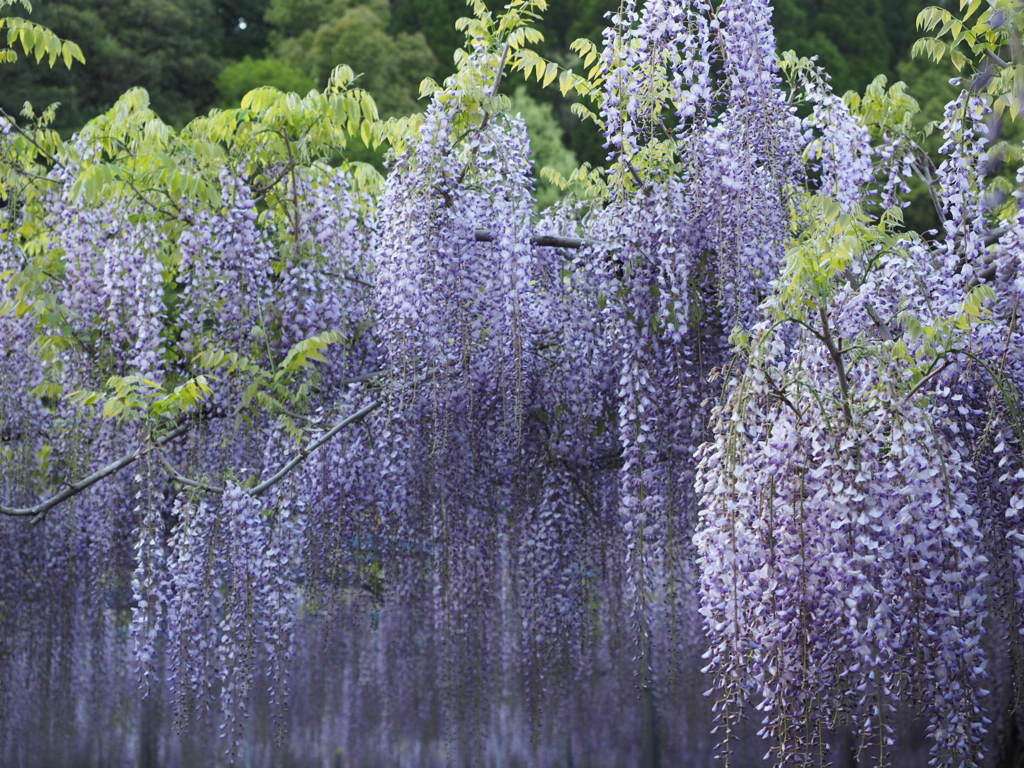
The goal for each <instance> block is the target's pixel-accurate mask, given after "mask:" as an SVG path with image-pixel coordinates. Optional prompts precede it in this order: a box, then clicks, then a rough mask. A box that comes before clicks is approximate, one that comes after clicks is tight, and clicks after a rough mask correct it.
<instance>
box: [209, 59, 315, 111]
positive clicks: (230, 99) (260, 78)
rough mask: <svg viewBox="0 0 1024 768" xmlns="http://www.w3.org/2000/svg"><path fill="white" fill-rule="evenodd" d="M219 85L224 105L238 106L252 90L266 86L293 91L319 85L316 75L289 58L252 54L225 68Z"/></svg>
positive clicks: (219, 92)
mask: <svg viewBox="0 0 1024 768" xmlns="http://www.w3.org/2000/svg"><path fill="white" fill-rule="evenodd" d="M216 85H217V95H218V102H219V104H220V106H222V107H233V106H235V105H237V104H238V103H239V102H240V101H241V100H242V97H243V96H244V95H245V94H247V93H248V92H249V91H251V90H254V89H256V88H259V87H260V86H264V85H267V86H270V87H271V88H277V89H278V90H279V91H291V92H293V93H307V92H308V91H310V90H312V89H314V88H315V87H316V83H315V82H314V80H313V78H312V77H310V76H309V75H307V74H306V73H305V72H303V71H302V70H300V69H298V68H297V67H295V66H294V65H292V64H290V63H288V62H287V61H281V60H279V59H253V58H251V57H249V56H246V57H245V58H244V59H242V60H241V61H235V62H232V63H231V64H229V65H228V66H226V67H224V69H222V70H221V72H220V74H219V75H217V80H216Z"/></svg>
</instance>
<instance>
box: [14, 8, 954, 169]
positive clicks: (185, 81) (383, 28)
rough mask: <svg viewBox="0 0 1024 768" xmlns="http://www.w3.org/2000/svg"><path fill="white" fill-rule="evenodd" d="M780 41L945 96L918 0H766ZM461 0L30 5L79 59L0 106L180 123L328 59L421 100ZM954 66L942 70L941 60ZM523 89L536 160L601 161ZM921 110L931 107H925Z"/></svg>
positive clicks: (296, 87) (61, 123)
mask: <svg viewBox="0 0 1024 768" xmlns="http://www.w3.org/2000/svg"><path fill="white" fill-rule="evenodd" d="M774 4H775V21H776V26H777V28H778V36H779V49H780V50H787V49H793V50H796V51H797V52H798V53H799V54H801V55H804V56H811V55H817V56H818V57H819V59H820V61H821V63H822V65H823V66H824V67H825V69H826V70H827V71H828V72H829V73H830V74H831V75H832V78H833V84H834V86H835V90H836V91H837V92H839V93H843V92H844V91H846V90H849V89H857V90H860V89H863V88H864V86H866V85H867V84H868V83H869V82H870V81H871V80H872V79H873V78H874V77H875V76H876V75H877V74H878V73H880V72H886V73H888V74H889V75H890V76H891V77H898V78H900V79H903V80H905V81H906V82H908V84H909V85H910V91H911V94H912V95H913V96H914V97H915V98H916V99H917V100H918V101H919V102H920V103H921V104H922V107H923V109H922V115H923V116H924V117H923V118H922V119H924V118H925V117H926V118H927V119H931V120H936V119H940V118H941V116H942V113H941V109H942V105H944V104H945V103H946V102H947V101H949V100H950V99H951V98H952V96H953V90H952V88H951V87H950V86H949V85H948V84H947V83H946V82H945V79H944V78H943V76H942V74H941V72H937V71H936V68H935V67H934V66H926V65H922V64H920V63H918V62H915V61H913V60H911V58H910V46H911V44H912V43H913V41H914V39H915V36H916V32H915V29H914V19H915V17H916V15H917V13H918V12H919V11H920V10H921V9H922V8H923V7H925V5H928V4H929V3H927V2H924V0H775V3H774ZM614 7H615V3H614V2H613V1H612V0H564V2H557V3H554V4H553V5H552V8H551V10H550V12H549V13H548V14H547V15H545V17H544V19H543V21H542V22H541V23H540V25H539V28H540V29H541V30H542V31H543V33H544V43H543V44H542V45H541V46H540V48H539V50H540V51H541V52H542V53H543V54H545V55H547V56H548V57H549V58H551V59H553V60H555V61H559V62H561V63H565V64H567V65H571V63H572V61H573V60H574V58H575V54H573V53H571V52H570V51H569V44H570V43H571V42H572V41H573V40H575V39H576V38H580V37H585V38H587V39H590V40H595V41H596V40H598V39H599V37H600V33H601V30H602V29H603V28H604V25H605V20H604V14H605V13H606V12H607V11H609V10H612V9H613V8H614ZM464 11H465V3H464V2H462V0H394V1H393V2H388V0H73V1H72V2H48V3H41V4H39V7H38V8H36V9H35V13H34V14H33V17H32V18H33V19H34V20H35V21H37V22H38V23H40V24H43V25H45V26H48V27H50V28H51V29H53V30H54V31H55V32H56V33H57V34H58V35H60V36H61V37H64V38H71V39H73V40H75V41H76V42H78V43H79V45H81V47H82V50H83V52H84V53H85V57H86V59H87V61H88V62H89V65H88V66H87V67H82V68H76V69H74V70H73V71H71V72H67V71H64V70H50V69H47V68H44V67H37V66H33V65H32V63H31V61H28V60H25V61H21V62H18V63H17V64H15V65H14V66H12V67H9V68H7V69H6V70H5V72H4V88H3V90H2V92H0V107H3V108H4V109H5V110H6V111H7V112H9V113H11V114H17V113H18V111H19V110H20V109H21V107H22V105H23V103H24V102H25V101H31V102H32V103H33V104H34V105H36V106H37V107H38V106H45V105H46V104H49V103H52V102H60V104H61V107H60V109H59V111H58V113H57V118H56V122H55V127H56V128H57V129H58V130H60V131H61V133H62V134H64V135H65V136H66V135H68V134H70V133H71V132H72V131H74V130H76V129H78V128H80V127H81V126H82V125H84V123H85V122H86V121H87V120H88V119H89V118H91V117H92V116H93V115H96V114H99V113H101V112H103V111H105V110H107V109H109V108H110V106H111V105H112V104H113V103H114V102H115V101H116V100H117V98H118V97H119V96H120V95H121V94H122V93H123V92H124V91H126V90H127V89H128V88H130V87H132V86H142V87H143V88H145V89H146V90H147V91H148V92H149V95H150V99H151V102H152V105H153V108H154V109H155V110H156V112H157V113H158V114H159V115H160V116H161V117H162V118H163V119H164V120H165V121H167V122H168V123H170V124H172V125H176V126H179V127H180V126H181V125H184V124H185V123H187V122H188V121H189V120H191V119H192V118H193V117H195V116H196V115H199V114H203V113H205V112H206V111H207V110H208V109H209V108H210V107H214V106H221V107H228V106H237V104H238V101H239V99H240V98H241V97H242V95H243V94H245V93H246V92H247V91H249V90H250V89H252V88H255V87H257V86H260V85H273V86H276V87H278V88H280V89H282V90H285V91H297V92H300V93H305V92H306V91H308V90H309V89H310V88H314V87H316V88H322V87H323V86H324V84H325V83H326V81H327V77H328V76H329V74H330V72H331V70H332V69H333V67H334V66H335V65H336V64H339V63H344V64H348V65H349V66H351V67H352V69H353V70H355V71H356V72H358V73H362V80H361V83H360V84H361V85H362V86H363V87H364V88H366V89H367V90H369V91H370V93H372V94H373V96H374V99H375V100H376V102H377V105H378V107H379V109H380V111H381V113H382V114H383V115H384V116H395V115H400V114H405V113H408V112H411V111H413V110H418V109H421V108H422V104H423V102H421V101H419V100H418V98H417V97H418V87H419V83H420V79H421V78H422V77H424V76H426V75H433V76H434V77H435V79H437V80H440V79H441V78H443V77H445V76H447V75H448V74H450V73H451V71H452V69H453V65H452V53H453V52H454V50H455V49H456V47H457V46H458V44H459V43H460V42H461V36H460V33H459V32H458V31H456V30H455V28H454V27H453V26H452V24H451V20H452V19H454V18H457V17H458V16H461V15H463V14H464ZM950 72H952V70H950ZM556 97H557V93H553V92H552V91H550V90H545V89H541V88H540V87H539V86H535V87H532V88H531V89H530V92H529V93H528V94H527V93H525V92H520V93H519V94H518V97H517V102H518V103H517V105H516V106H517V107H518V108H519V109H520V111H522V113H523V115H524V117H525V118H526V119H527V123H528V124H530V127H531V134H532V136H533V139H534V143H535V144H536V143H537V141H538V135H539V136H540V137H541V139H540V141H541V143H542V144H543V146H535V147H534V149H535V151H537V152H538V153H539V154H540V158H539V159H538V163H546V164H549V165H553V166H555V167H562V168H566V169H568V168H571V167H572V165H573V156H575V159H578V160H580V161H590V162H597V161H600V160H601V159H602V157H603V151H602V150H601V147H600V143H601V142H600V140H599V138H598V135H597V132H596V131H594V130H590V129H589V127H588V129H587V130H580V123H579V121H578V120H577V119H576V118H575V117H574V116H573V115H572V113H571V112H570V110H569V102H568V101H567V100H564V99H563V100H558V99H557V98H556ZM929 106H931V107H932V108H931V109H929Z"/></svg>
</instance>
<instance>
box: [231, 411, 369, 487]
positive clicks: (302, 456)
mask: <svg viewBox="0 0 1024 768" xmlns="http://www.w3.org/2000/svg"><path fill="white" fill-rule="evenodd" d="M382 405H384V400H382V399H381V400H374V401H373V402H372V403H370V404H369V405H366V406H363V407H362V408H360V409H359V410H358V411H356V412H355V413H353V414H352V415H350V416H346V417H345V418H344V419H342V420H341V421H339V422H338V423H337V424H335V425H334V426H333V427H331V428H330V429H329V430H327V431H326V432H324V433H323V434H322V435H321V436H320V437H318V438H317V439H316V440H314V441H313V442H311V443H310V444H309V445H307V446H306V447H304V448H303V449H302V450H300V451H299V452H298V453H297V454H295V456H294V458H292V460H291V461H289V462H288V463H287V464H285V465H284V466H283V467H281V468H280V469H279V470H278V471H277V472H275V473H274V474H273V475H271V476H270V477H268V478H267V479H266V480H264V481H263V482H262V483H260V484H259V485H257V486H256V487H255V488H253V489H252V490H251V491H250V493H251V494H252V495H253V496H260V495H262V494H264V493H266V492H267V491H268V490H270V488H272V487H273V486H275V485H277V483H279V482H280V481H281V480H283V479H284V478H285V477H286V476H287V475H288V473H289V472H291V471H292V470H293V469H295V468H296V467H297V466H299V464H301V463H302V462H303V461H305V460H306V458H307V457H308V456H309V455H310V454H311V453H313V452H314V451H316V450H317V449H318V448H321V447H322V446H324V445H325V444H326V443H329V442H330V441H331V440H332V439H333V438H334V437H335V435H337V434H338V433H339V432H341V430H343V429H344V428H345V427H347V426H349V425H351V424H355V423H357V422H360V421H362V420H363V419H365V418H366V417H367V416H369V415H370V414H371V413H373V412H374V411H376V410H377V409H378V408H380V407H381V406H382Z"/></svg>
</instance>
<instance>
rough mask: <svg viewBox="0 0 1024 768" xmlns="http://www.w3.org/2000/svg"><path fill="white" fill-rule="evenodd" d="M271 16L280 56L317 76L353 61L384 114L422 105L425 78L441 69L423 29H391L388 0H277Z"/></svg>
mask: <svg viewBox="0 0 1024 768" xmlns="http://www.w3.org/2000/svg"><path fill="white" fill-rule="evenodd" d="M267 20H268V22H269V23H270V24H271V27H272V28H273V32H274V39H275V40H276V44H275V46H274V51H275V55H276V56H277V57H278V58H280V59H281V60H283V61H285V62H287V63H289V64H290V65H291V66H292V67H294V68H295V69H298V70H301V71H302V72H304V73H306V74H307V75H309V76H310V77H312V78H313V79H314V80H316V81H317V82H323V81H324V79H325V78H326V77H327V75H328V73H330V71H331V70H332V69H333V68H334V67H335V66H337V65H338V64H346V65H348V66H350V67H352V69H353V70H354V71H355V72H357V73H359V75H360V78H361V80H360V84H361V85H362V86H363V87H364V88H365V89H366V90H368V91H369V92H370V93H372V94H373V96H374V99H375V101H376V102H377V104H378V106H379V108H380V110H381V112H382V114H384V115H388V116H399V115H404V114H408V113H409V112H413V111H416V110H418V105H417V102H416V99H417V95H418V86H419V82H420V79H421V78H422V77H423V76H424V75H433V74H435V73H436V72H437V71H438V70H439V63H438V61H437V59H436V58H435V57H434V54H433V52H432V51H431V50H430V46H428V45H427V42H426V39H425V38H424V37H423V35H422V34H419V33H413V34H407V33H405V32H399V33H396V34H389V33H388V28H389V26H390V9H389V7H388V4H387V3H386V2H383V0H373V1H372V2H369V3H363V4H352V3H349V2H346V0H273V2H272V3H271V6H270V8H269V10H268V11H267Z"/></svg>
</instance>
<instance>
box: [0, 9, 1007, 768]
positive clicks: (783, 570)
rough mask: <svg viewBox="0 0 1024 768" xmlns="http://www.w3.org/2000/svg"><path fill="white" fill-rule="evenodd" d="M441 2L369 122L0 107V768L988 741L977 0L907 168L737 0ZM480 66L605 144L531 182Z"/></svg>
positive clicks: (893, 750) (994, 335) (129, 103)
mask: <svg viewBox="0 0 1024 768" xmlns="http://www.w3.org/2000/svg"><path fill="white" fill-rule="evenodd" d="M976 5H977V4H976V3H974V4H972V3H969V2H964V3H962V6H963V7H962V8H961V12H962V13H963V14H966V16H967V17H968V18H972V17H975V14H976V13H977V12H978V8H976V7H975V6H976ZM997 6H998V7H997ZM471 9H472V15H471V16H470V17H467V18H465V19H462V20H460V21H459V22H458V23H457V28H458V29H459V30H461V31H462V32H463V33H464V35H465V44H464V46H463V48H461V49H459V51H458V53H457V55H456V61H457V64H458V67H457V71H456V72H455V74H453V75H451V76H450V77H448V78H446V79H445V80H444V81H443V82H437V81H435V80H426V81H425V82H424V83H423V86H422V93H423V95H424V97H425V98H426V99H427V100H428V101H429V106H428V107H427V108H426V110H425V112H423V113H422V114H417V115H413V116H410V117H406V118H398V119H389V120H386V121H385V120H382V119H381V118H380V116H379V115H378V112H377V108H376V105H375V103H374V101H373V99H372V98H371V97H370V95H369V94H368V93H367V92H366V91H365V90H363V89H362V88H359V87H356V85H357V83H358V82H359V81H358V80H357V79H356V77H355V75H354V73H353V71H352V70H351V69H349V68H347V67H338V68H336V69H334V70H333V72H332V74H331V76H330V79H329V82H328V85H327V87H326V88H325V89H324V90H322V91H316V90H311V91H308V92H307V93H306V94H305V95H300V94H296V93H290V92H283V91H279V90H277V89H275V88H271V87H261V88H257V89H255V90H252V91H250V92H248V93H247V94H246V95H245V96H244V97H243V98H242V99H241V103H240V105H239V106H238V107H237V108H231V109H225V110H215V111H212V112H211V113H209V114H208V115H206V116H203V117H200V118H197V119H195V120H194V121H192V122H190V123H189V124H187V125H186V126H185V127H183V128H181V129H180V130H176V129H174V128H172V127H171V126H169V125H167V124H165V123H164V122H162V121H161V120H160V119H159V118H158V116H157V115H156V114H155V113H154V112H153V110H152V109H151V108H150V106H149V104H148V99H147V97H146V94H145V92H144V91H141V90H132V91H129V92H127V93H126V94H124V96H122V97H121V99H120V100H119V101H118V102H117V103H116V104H115V105H114V106H113V108H112V109H110V110H109V111H108V112H106V113H104V114H102V115H100V116H98V117H96V118H94V119H93V120H91V121H90V122H89V123H87V124H86V125H85V126H84V127H83V128H82V130H81V131H79V132H78V133H76V134H75V135H74V136H72V137H71V138H70V139H68V140H66V141H65V140H62V139H61V137H60V136H59V135H58V134H57V133H56V132H55V131H53V130H52V128H51V126H52V120H53V113H52V111H50V112H46V113H43V114H42V115H39V116H35V115H34V114H31V113H30V114H28V115H26V116H25V119H24V120H22V121H15V120H14V118H12V117H11V116H9V115H6V114H3V115H2V116H0V203H2V206H0V342H2V346H0V349H2V350H3V353H2V356H0V544H2V546H0V758H2V762H4V764H10V765H16V766H20V765H32V764H38V762H39V761H40V760H42V761H43V762H44V763H46V764H52V765H64V764H73V763H79V762H83V761H86V762H87V761H90V760H92V761H95V762H101V763H105V764H130V763H136V762H146V761H149V762H153V763H159V764H166V765H192V764H196V763H197V762H209V761H210V760H219V761H221V762H223V763H224V764H231V763H239V764H247V765H279V764H319V763H321V762H322V761H323V760H324V759H325V756H326V755H329V754H335V755H337V756H338V757H339V759H340V760H342V761H344V762H346V763H351V764H353V765H364V764H376V763H382V762H386V763H388V764H395V765H408V766H431V765H484V764H524V765H546V764H556V763H557V762H559V761H563V762H565V763H568V764H576V763H579V764H586V765H595V766H600V765H609V766H613V765H616V766H617V765H642V764H646V765H656V764H659V761H661V762H662V763H663V764H668V765H687V764H700V765H710V764H712V763H713V761H714V759H715V757H716V756H717V758H719V759H720V760H721V761H722V762H723V763H724V764H726V765H731V766H747V765H758V764H768V765H778V766H790V765H811V764H834V765H843V764H844V763H843V762H842V761H844V760H849V759H850V758H851V755H852V756H853V759H856V760H864V761H866V760H869V759H870V760H873V761H874V762H875V763H876V764H878V765H881V766H897V765H908V764H918V763H920V764H923V763H925V762H930V764H932V765H936V766H949V767H950V768H952V767H953V766H978V767H979V768H980V766H983V765H987V764H989V763H990V762H991V761H993V760H998V759H1000V757H1001V755H1002V752H1003V751H1005V750H1006V749H1007V748H1008V746H1007V745H1012V744H1013V743H1014V742H1015V739H1016V738H1017V736H1016V735H1015V734H1018V733H1019V729H1020V727H1021V726H1020V714H1019V707H1018V706H1017V700H1018V698H1019V695H1020V685H1021V683H1022V676H1024V668H1022V667H1021V663H1022V659H1024V656H1022V654H1021V651H1022V642H1024V640H1022V630H1024V626H1022V624H1021V607H1022V602H1021V601H1022V600H1024V518H1022V515H1024V453H1022V451H1024V415H1022V413H1024V412H1022V406H1021V399H1020V392H1021V387H1022V386H1024V343H1022V342H1024V338H1022V332H1021V329H1020V310H1021V306H1020V305H1021V300H1022V299H1024V266H1022V259H1024V193H1022V192H1021V183H1022V182H1024V172H1022V173H1020V174H1019V175H1018V178H1017V185H1016V187H1012V188H1009V191H1010V192H1011V194H1007V191H1008V187H1007V185H1006V184H1005V183H1004V182H1003V181H1002V180H1001V179H1000V176H999V174H1000V173H1001V172H1003V171H1002V168H1001V166H1000V164H1001V163H1005V162H1007V161H1008V160H1012V158H1013V157H1014V155H1012V154H1011V153H1009V152H1008V151H1006V146H1007V144H1006V142H1005V141H1001V138H1000V136H1001V134H1000V130H999V127H1000V122H1001V121H1000V119H999V115H1000V113H1001V112H1002V113H1006V116H1007V119H1009V117H1010V113H1012V112H1013V108H1012V105H1014V104H1018V103H1019V100H1020V93H1019V92H1018V91H1017V90H1015V89H1017V88H1019V83H1018V78H1016V76H1005V77H1004V76H1001V75H1000V76H994V71H993V69H992V66H993V65H994V64H996V63H997V62H994V58H995V59H998V61H999V62H1002V64H998V66H999V67H1000V68H1001V69H1000V71H1003V70H1007V71H1010V72H1016V71H1017V70H1016V68H1017V67H1018V66H1019V62H1020V59H1019V57H1018V55H1017V49H1018V48H1019V36H1018V33H1019V30H1020V16H1019V14H1018V9H1017V8H1015V7H1013V6H1011V5H1009V4H1007V5H1006V7H1005V8H1003V7H1002V6H1001V5H999V4H998V3H997V4H996V5H994V6H992V8H991V9H990V10H986V11H984V13H982V14H981V15H980V16H978V17H976V19H977V20H976V21H975V24H984V25H986V26H985V29H986V30H987V31H986V32H985V34H984V35H981V34H976V35H974V37H972V38H971V40H970V41H967V38H966V37H964V36H963V30H962V28H961V27H958V26H957V25H955V24H949V25H947V28H944V29H942V30H940V36H941V35H948V34H952V35H953V36H954V39H953V41H952V43H945V42H941V44H942V45H947V44H949V45H963V44H964V43H965V42H967V43H968V49H969V50H968V51H967V52H962V53H961V55H962V56H963V57H964V58H963V59H962V60H960V59H958V62H959V64H960V66H961V67H963V68H964V69H965V70H966V69H968V68H970V69H972V70H976V74H975V76H974V77H972V78H965V79H964V80H962V81H960V82H959V90H958V94H957V96H956V98H955V99H953V100H952V101H951V102H950V103H949V105H948V106H947V108H946V115H945V120H944V121H943V122H942V124H941V126H940V132H941V134H942V137H943V143H942V147H941V155H942V159H941V162H940V163H938V164H937V165H934V166H928V165H926V164H925V162H924V160H923V158H922V155H921V153H920V151H919V149H918V146H919V141H920V139H921V137H920V136H919V135H918V133H917V130H916V128H915V124H914V113H915V110H916V104H915V103H914V101H913V99H911V98H910V97H909V96H908V95H907V92H906V89H905V88H904V87H903V86H902V85H899V84H897V85H894V86H892V87H886V86H887V84H885V83H883V82H882V81H876V82H875V83H874V84H873V85H872V86H871V87H870V88H868V89H867V90H866V91H865V93H864V94H862V95H855V96H849V97H847V98H845V99H844V98H841V97H839V96H838V95H836V94H835V93H834V91H833V89H832V86H831V81H830V78H829V76H828V74H827V73H826V72H825V71H824V70H823V69H822V68H821V67H820V66H819V65H818V64H817V63H816V62H814V61H812V60H808V59H802V58H799V57H797V56H796V55H795V54H791V53H790V54H784V55H782V56H781V57H779V58H777V57H776V41H775V34H774V31H773V26H772V7H771V4H770V3H769V2H767V0H722V2H720V3H712V2H710V1H709V0H647V2H646V3H643V4H637V3H634V2H627V3H625V4H623V6H622V7H621V8H620V9H619V10H618V11H617V12H615V13H613V14H610V15H609V17H608V19H607V21H608V26H607V29H606V30H605V31H604V33H603V34H602V37H601V40H600V43H596V42H587V41H579V42H578V43H577V44H576V45H575V49H576V51H577V53H578V54H579V56H580V59H581V62H582V65H583V69H582V70H580V71H577V70H574V69H573V68H572V67H567V66H565V65H564V64H563V63H559V62H558V61H555V60H552V59H551V58H548V57H547V56H545V55H544V53H543V52H541V51H540V50H538V49H537V45H538V44H539V43H540V42H541V34H540V32H539V30H538V27H537V25H538V23H539V22H540V20H541V19H542V18H543V13H544V11H545V3H544V2H543V0H513V1H512V2H511V3H510V4H509V5H508V6H506V8H505V9H504V10H503V11H502V12H500V13H497V12H494V11H493V10H491V9H489V8H488V6H487V5H486V4H484V3H482V2H475V3H473V4H472V5H471ZM938 13H939V12H938V11H934V10H928V11H926V12H925V14H924V15H923V16H922V22H923V24H924V25H925V26H928V25H929V24H930V23H931V20H932V19H933V18H940V16H941V14H940V15H939V16H937V15H936V14H938ZM999 13H1003V14H1005V15H1004V17H1003V20H1002V21H1000V22H999V23H996V22H997V21H999V19H998V18H997V17H996V15H997V14H999ZM942 18H945V17H942ZM949 18H953V17H952V16H951V17H949ZM972 34H974V33H973V32H972ZM939 44H940V42H933V43H929V44H928V45H932V46H938V45H939ZM971 46H973V47H971ZM936 50H937V48H936ZM517 73H521V74H523V75H525V77H526V78H527V79H532V80H534V81H536V82H539V83H540V84H541V85H542V86H545V87H552V88H558V89H559V90H560V91H561V93H562V94H563V95H566V94H570V93H571V94H573V95H574V96H575V97H577V98H578V99H579V102H578V104H577V105H576V106H575V107H574V109H575V111H576V112H577V113H578V115H580V116H581V117H583V118H584V119H586V120H588V121H590V122H591V123H592V124H593V125H594V126H595V127H596V128H597V129H598V130H599V131H600V133H601V135H602V137H603V141H604V147H603V151H604V153H605V156H606V160H605V162H604V163H602V164H600V165H598V166H591V165H583V166H581V167H579V168H577V169H576V170H574V171H572V172H570V173H567V174H557V173H549V174H547V175H548V180H549V181H550V182H551V183H552V184H555V185H557V186H558V187H559V188H560V190H561V192H562V193H563V194H564V199H563V200H562V201H561V202H560V203H558V204H556V205H554V206H552V207H549V208H546V209H543V210H542V211H541V212H539V213H538V212H537V210H538V209H537V204H536V194H537V181H536V179H535V178H534V176H533V167H534V158H533V152H532V150H531V143H530V135H529V131H528V128H527V126H526V125H525V123H524V121H523V120H522V119H521V117H519V116H518V115H517V114H515V113H514V112H513V111H512V109H511V107H512V100H511V99H510V98H509V97H507V96H504V95H502V92H501V87H502V85H503V83H504V82H505V81H506V78H510V77H513V76H515V75H516V74H517ZM378 146H379V147H385V148H386V149H387V152H388V168H387V172H386V174H383V175H382V174H380V173H379V172H378V171H377V170H375V169H374V168H373V167H371V166H369V165H367V164H365V163H361V162H359V161H358V160H357V159H355V158H357V157H359V153H360V152H361V151H362V149H363V148H365V147H378ZM915 176H918V177H921V178H922V182H921V183H924V184H926V185H927V189H928V193H929V198H930V199H931V200H932V201H933V204H934V207H935V215H936V217H937V218H938V219H939V220H940V221H941V229H940V230H937V231H932V232H925V233H916V232H912V231H909V230H908V229H906V227H904V226H903V210H904V208H905V206H906V205H907V202H908V199H909V196H910V194H911V182H912V181H914V178H913V177H915ZM921 729H923V732H924V733H925V734H926V736H927V739H926V741H927V745H926V747H925V748H924V749H925V751H926V752H927V755H924V754H922V753H921V752H920V751H919V750H918V749H917V746H916V744H915V738H914V734H915V733H916V732H918V731H919V730H921ZM765 753H767V754H765ZM212 755H213V756H217V757H211V756H212ZM986 761H988V762H986Z"/></svg>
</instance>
